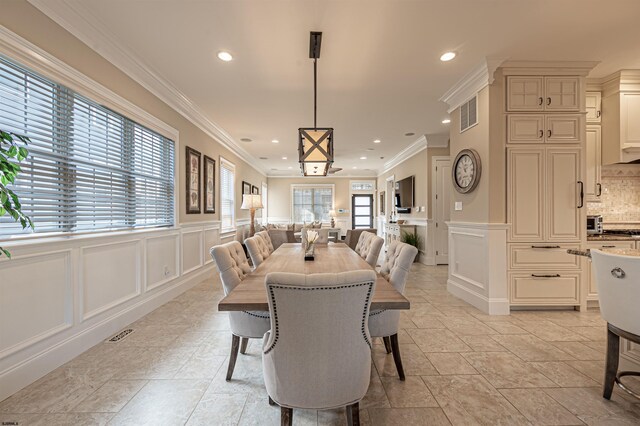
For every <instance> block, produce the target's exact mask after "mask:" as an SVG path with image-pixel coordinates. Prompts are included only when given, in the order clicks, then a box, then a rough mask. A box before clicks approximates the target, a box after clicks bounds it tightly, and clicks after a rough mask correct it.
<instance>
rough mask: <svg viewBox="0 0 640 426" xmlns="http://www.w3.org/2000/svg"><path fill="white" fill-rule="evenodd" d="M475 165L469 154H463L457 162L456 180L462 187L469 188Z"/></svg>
mask: <svg viewBox="0 0 640 426" xmlns="http://www.w3.org/2000/svg"><path fill="white" fill-rule="evenodd" d="M474 174H475V165H474V164H473V160H472V159H471V157H470V156H468V155H466V154H465V155H463V156H462V157H460V159H459V160H458V163H457V164H456V182H458V185H460V187H461V188H467V187H468V186H469V185H471V182H473V176H474Z"/></svg>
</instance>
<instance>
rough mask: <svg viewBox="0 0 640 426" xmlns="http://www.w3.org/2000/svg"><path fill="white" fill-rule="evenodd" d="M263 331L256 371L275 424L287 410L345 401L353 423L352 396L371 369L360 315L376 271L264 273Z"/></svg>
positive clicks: (287, 416)
mask: <svg viewBox="0 0 640 426" xmlns="http://www.w3.org/2000/svg"><path fill="white" fill-rule="evenodd" d="M265 281H266V282H265V284H266V287H267V295H268V299H269V313H270V315H271V331H270V332H268V333H267V334H265V336H264V340H263V354H262V370H263V374H264V381H265V385H266V388H267V393H268V394H269V402H270V403H272V402H273V403H276V404H278V405H279V406H280V407H281V420H282V421H281V424H283V425H291V424H292V419H293V409H294V408H301V409H316V410H324V409H332V408H339V407H345V406H346V407H347V422H348V424H356V425H357V424H359V401H360V400H361V399H362V398H363V397H364V395H365V394H366V393H367V389H368V387H369V379H370V375H371V339H370V337H369V330H368V326H367V316H368V315H369V308H370V306H371V298H372V295H373V292H374V290H375V282H376V273H375V271H372V270H359V271H350V272H343V273H339V274H311V275H304V274H292V273H271V274H267V276H266V279H265Z"/></svg>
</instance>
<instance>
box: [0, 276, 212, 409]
mask: <svg viewBox="0 0 640 426" xmlns="http://www.w3.org/2000/svg"><path fill="white" fill-rule="evenodd" d="M213 268H214V266H213V265H212V264H209V265H207V266H204V267H202V268H201V270H200V271H198V272H192V273H190V274H188V276H186V277H183V279H181V280H180V281H178V282H176V283H174V284H173V285H170V286H168V287H167V288H165V289H162V290H160V291H157V292H153V293H152V294H148V295H146V297H145V298H144V299H142V300H140V301H138V302H137V303H135V304H133V305H131V306H128V307H126V308H124V309H122V310H120V311H118V312H115V313H114V314H112V315H110V316H109V317H107V318H104V319H103V320H101V321H100V322H98V323H96V324H94V325H92V326H90V327H88V328H85V329H81V330H78V332H77V333H75V334H73V335H72V336H69V337H68V338H66V339H64V340H62V341H60V342H57V343H55V344H54V345H52V346H50V347H48V348H47V349H45V350H43V351H41V352H39V353H37V354H35V355H33V356H31V357H29V358H27V359H25V360H24V361H22V362H20V363H18V364H15V365H13V366H11V367H9V368H8V369H6V370H4V371H2V372H0V401H2V400H4V399H5V398H7V397H9V396H11V395H13V394H14V393H16V392H17V391H19V390H20V389H22V388H24V387H25V386H27V385H29V384H31V383H33V382H35V381H36V380H38V379H39V378H41V377H43V376H44V375H46V374H48V373H50V372H51V371H53V370H55V369H56V368H58V367H60V366H61V365H63V364H65V363H67V362H69V361H70V360H72V359H73V358H75V357H76V356H78V355H80V354H81V353H83V352H85V351H86V350H88V349H89V348H91V347H93V346H95V345H97V344H98V343H100V342H101V341H103V340H105V339H106V338H107V337H109V336H111V335H112V334H114V333H115V332H117V331H119V330H121V329H122V328H123V327H125V326H126V325H128V324H131V323H132V322H134V321H137V320H138V319H140V318H142V317H143V316H145V315H147V314H148V313H149V312H151V311H153V310H154V309H156V308H158V307H160V306H162V305H164V304H165V303H167V302H168V301H170V300H172V299H174V298H175V297H177V296H179V295H180V294H182V293H184V292H185V291H187V290H189V289H190V288H191V287H193V286H195V285H196V284H198V283H200V282H202V281H203V280H204V279H206V277H207V276H209V275H210V274H211V272H212V270H213Z"/></svg>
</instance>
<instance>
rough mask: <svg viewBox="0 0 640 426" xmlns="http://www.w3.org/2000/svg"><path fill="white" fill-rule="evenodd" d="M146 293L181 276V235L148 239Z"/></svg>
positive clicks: (176, 233) (175, 233)
mask: <svg viewBox="0 0 640 426" xmlns="http://www.w3.org/2000/svg"><path fill="white" fill-rule="evenodd" d="M146 244H147V246H146V250H145V264H146V274H145V275H146V286H145V291H149V290H152V289H154V288H156V287H159V286H161V285H163V284H165V283H168V282H169V281H171V280H173V279H175V278H178V276H179V275H180V256H179V253H180V233H178V232H174V233H171V234H169V235H162V236H159V237H149V238H147V239H146Z"/></svg>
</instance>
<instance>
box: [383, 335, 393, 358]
mask: <svg viewBox="0 0 640 426" xmlns="http://www.w3.org/2000/svg"><path fill="white" fill-rule="evenodd" d="M382 341H383V342H384V348H385V349H386V350H387V353H388V354H390V353H391V339H389V336H386V337H383V338H382Z"/></svg>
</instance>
